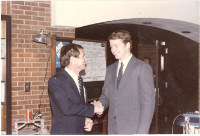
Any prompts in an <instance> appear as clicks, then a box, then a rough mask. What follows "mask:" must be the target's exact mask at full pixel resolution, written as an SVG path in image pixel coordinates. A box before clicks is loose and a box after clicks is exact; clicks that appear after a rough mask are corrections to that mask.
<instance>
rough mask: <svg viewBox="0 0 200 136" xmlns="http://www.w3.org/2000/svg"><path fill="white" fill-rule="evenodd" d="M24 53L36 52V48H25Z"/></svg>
mask: <svg viewBox="0 0 200 136" xmlns="http://www.w3.org/2000/svg"><path fill="white" fill-rule="evenodd" d="M25 52H26V53H38V49H25Z"/></svg>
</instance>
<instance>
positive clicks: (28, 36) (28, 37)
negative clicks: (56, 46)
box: [18, 34, 32, 39]
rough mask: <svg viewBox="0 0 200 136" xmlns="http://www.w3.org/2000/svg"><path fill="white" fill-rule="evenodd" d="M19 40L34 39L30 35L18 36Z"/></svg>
mask: <svg viewBox="0 0 200 136" xmlns="http://www.w3.org/2000/svg"><path fill="white" fill-rule="evenodd" d="M18 38H24V39H32V36H31V35H30V34H18Z"/></svg>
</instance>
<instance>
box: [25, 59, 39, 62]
mask: <svg viewBox="0 0 200 136" xmlns="http://www.w3.org/2000/svg"><path fill="white" fill-rule="evenodd" d="M25 62H39V59H38V58H25Z"/></svg>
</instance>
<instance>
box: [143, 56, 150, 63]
mask: <svg viewBox="0 0 200 136" xmlns="http://www.w3.org/2000/svg"><path fill="white" fill-rule="evenodd" d="M144 60H148V61H149V64H151V58H150V57H144V58H143V61H144Z"/></svg>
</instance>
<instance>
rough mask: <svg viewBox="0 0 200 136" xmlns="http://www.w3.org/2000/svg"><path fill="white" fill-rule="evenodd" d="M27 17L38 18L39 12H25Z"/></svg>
mask: <svg viewBox="0 0 200 136" xmlns="http://www.w3.org/2000/svg"><path fill="white" fill-rule="evenodd" d="M25 15H29V16H31V15H33V16H38V12H35V11H25Z"/></svg>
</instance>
